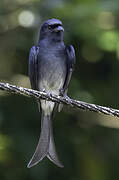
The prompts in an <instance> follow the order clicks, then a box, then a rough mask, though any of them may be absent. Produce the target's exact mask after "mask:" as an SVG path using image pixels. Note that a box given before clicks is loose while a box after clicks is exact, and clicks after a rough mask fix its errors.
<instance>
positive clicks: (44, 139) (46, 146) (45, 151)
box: [27, 112, 63, 168]
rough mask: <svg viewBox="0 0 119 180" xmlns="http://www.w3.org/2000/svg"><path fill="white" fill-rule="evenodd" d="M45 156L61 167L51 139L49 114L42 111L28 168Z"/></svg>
mask: <svg viewBox="0 0 119 180" xmlns="http://www.w3.org/2000/svg"><path fill="white" fill-rule="evenodd" d="M45 156H47V157H48V158H49V159H50V160H51V161H52V162H53V163H54V164H56V165H57V166H59V167H63V165H62V163H61V162H60V161H59V159H58V156H57V153H56V150H55V144H54V139H53V132H52V124H51V116H46V115H44V113H43V112H42V117H41V135H40V139H39V142H38V145H37V148H36V151H35V153H34V155H33V157H32V158H31V160H30V162H29V163H28V165H27V167H28V168H30V167H32V166H34V165H36V164H38V163H39V162H40V161H41V160H42V159H43V158H44V157H45Z"/></svg>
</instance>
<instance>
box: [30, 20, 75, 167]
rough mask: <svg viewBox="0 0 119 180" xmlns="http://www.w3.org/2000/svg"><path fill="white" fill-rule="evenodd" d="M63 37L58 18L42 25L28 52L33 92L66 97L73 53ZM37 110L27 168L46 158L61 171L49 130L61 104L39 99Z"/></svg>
mask: <svg viewBox="0 0 119 180" xmlns="http://www.w3.org/2000/svg"><path fill="white" fill-rule="evenodd" d="M63 34H64V28H63V25H62V22H61V21H60V20H59V19H55V18H52V19H48V20H46V21H44V22H43V23H42V25H41V28H40V35H39V40H38V43H37V45H35V46H33V47H32V48H31V50H30V53H29V78H30V83H31V88H32V89H34V90H38V91H43V92H46V93H50V94H55V95H61V96H67V91H68V86H69V82H70V79H71V76H72V72H73V70H74V64H75V50H74V48H73V46H72V45H67V46H66V45H65V44H64V41H63ZM67 97H68V96H67ZM38 107H39V111H40V113H41V131H40V138H39V142H38V145H37V147H36V150H35V153H34V154H33V156H32V158H31V160H30V161H29V163H28V165H27V167H28V168H31V167H33V166H34V165H36V164H38V163H39V162H40V161H41V160H42V159H43V158H44V157H47V158H48V159H49V160H50V161H52V162H53V163H54V164H55V165H57V166H58V167H61V168H62V167H64V166H63V164H62V163H61V161H60V160H59V158H58V155H57V152H56V148H55V143H54V137H53V128H52V120H53V117H54V114H55V112H56V110H58V111H61V109H62V104H58V103H55V102H51V101H47V100H41V99H39V100H38Z"/></svg>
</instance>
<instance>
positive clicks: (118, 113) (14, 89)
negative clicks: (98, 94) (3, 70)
mask: <svg viewBox="0 0 119 180" xmlns="http://www.w3.org/2000/svg"><path fill="white" fill-rule="evenodd" d="M0 90H4V91H7V92H9V93H15V94H21V95H26V96H29V97H33V98H35V99H37V100H38V99H46V100H48V101H53V102H57V103H62V104H65V105H70V106H71V107H74V108H79V109H83V110H86V111H87V110H88V111H92V112H97V113H102V114H106V115H112V116H115V117H119V110H117V109H112V108H109V107H104V106H100V105H96V104H89V103H86V102H82V101H77V100H74V99H71V98H69V97H62V96H56V95H54V94H48V93H46V92H41V91H36V90H32V89H28V88H23V87H18V86H15V85H11V84H8V83H2V82H0Z"/></svg>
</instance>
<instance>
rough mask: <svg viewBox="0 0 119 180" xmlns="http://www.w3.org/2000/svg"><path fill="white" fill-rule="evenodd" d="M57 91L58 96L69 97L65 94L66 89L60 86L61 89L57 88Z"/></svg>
mask: <svg viewBox="0 0 119 180" xmlns="http://www.w3.org/2000/svg"><path fill="white" fill-rule="evenodd" d="M59 93H60V94H59V95H60V96H62V97H64V98H66V99H70V98H69V97H68V96H67V90H65V89H64V88H61V89H60V90H59Z"/></svg>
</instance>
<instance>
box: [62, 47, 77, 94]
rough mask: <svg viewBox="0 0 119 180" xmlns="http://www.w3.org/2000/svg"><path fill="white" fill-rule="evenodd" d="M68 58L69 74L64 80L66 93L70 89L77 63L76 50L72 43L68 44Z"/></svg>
mask: <svg viewBox="0 0 119 180" xmlns="http://www.w3.org/2000/svg"><path fill="white" fill-rule="evenodd" d="M65 51H66V58H67V75H66V79H65V82H64V87H63V89H64V92H65V93H66V92H67V90H68V86H69V82H70V79H71V76H72V72H73V70H74V64H75V50H74V48H73V46H72V45H69V46H66V49H65Z"/></svg>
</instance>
